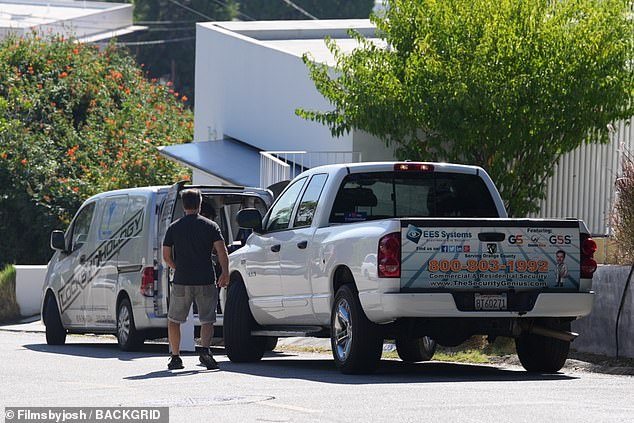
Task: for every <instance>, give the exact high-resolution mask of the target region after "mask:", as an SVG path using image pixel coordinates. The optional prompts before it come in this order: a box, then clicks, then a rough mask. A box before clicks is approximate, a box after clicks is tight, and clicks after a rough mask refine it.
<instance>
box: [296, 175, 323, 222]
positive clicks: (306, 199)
mask: <svg viewBox="0 0 634 423" xmlns="http://www.w3.org/2000/svg"><path fill="white" fill-rule="evenodd" d="M326 179H328V175H327V174H325V173H321V174H318V175H314V176H313V177H312V178H311V179H310V182H309V183H308V186H307V187H306V191H304V195H303V196H302V200H301V202H300V203H299V209H298V210H297V216H295V223H294V224H293V227H296V228H297V227H302V226H310V225H311V224H312V223H313V217H314V216H315V209H316V208H317V202H318V201H319V197H320V196H321V191H322V190H323V189H324V185H325V184H326Z"/></svg>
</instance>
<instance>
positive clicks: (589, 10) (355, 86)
mask: <svg viewBox="0 0 634 423" xmlns="http://www.w3.org/2000/svg"><path fill="white" fill-rule="evenodd" d="M371 19H372V21H373V22H374V24H375V25H376V27H377V33H378V36H379V40H378V42H377V40H372V39H365V38H364V37H362V36H360V35H358V34H353V35H354V36H355V37H356V39H357V40H358V42H359V43H360V47H359V48H358V49H356V50H355V51H353V52H352V53H349V54H348V53H344V52H342V51H341V50H340V49H339V48H338V46H337V44H336V43H335V42H334V41H332V40H327V45H328V46H329V48H330V50H331V51H332V53H333V55H334V57H335V60H336V66H335V68H334V70H333V69H330V68H329V67H328V66H326V65H325V64H319V63H314V62H312V61H311V59H310V57H309V56H305V57H304V61H305V62H306V64H307V66H308V68H309V70H310V73H311V77H312V78H313V80H314V82H315V84H316V87H317V89H318V90H319V91H320V92H321V93H322V94H323V95H324V96H325V97H326V98H327V99H328V100H329V101H330V102H331V103H332V105H333V107H334V109H333V110H330V111H314V110H312V111H311V110H298V111H297V112H298V114H300V115H301V116H303V117H305V118H307V119H311V120H313V121H318V122H321V123H324V124H326V125H328V126H329V128H330V130H331V132H332V133H333V135H337V136H338V135H341V134H343V133H345V132H347V131H350V130H351V129H352V128H357V129H362V130H365V131H367V132H369V133H371V134H374V135H376V136H378V137H380V138H382V139H383V140H384V141H385V142H386V143H388V144H389V143H394V144H395V145H396V146H397V154H398V156H399V157H400V158H401V159H412V160H444V161H452V162H462V163H469V164H477V165H480V166H483V167H484V168H485V169H486V170H487V171H488V172H489V174H490V175H491V176H492V178H493V179H494V180H495V182H496V184H497V185H498V188H499V189H500V192H501V194H502V197H503V198H504V200H505V203H506V205H507V208H508V210H509V213H510V214H511V215H514V216H524V215H526V214H527V213H530V212H535V211H537V210H538V203H539V200H540V199H542V198H544V196H545V193H544V189H545V183H544V182H545V180H546V178H547V177H549V176H550V175H552V172H553V168H554V166H555V165H556V164H557V162H558V160H559V159H560V157H561V156H562V155H563V154H565V153H567V152H570V151H571V150H573V149H575V148H576V147H578V146H579V145H580V144H582V143H583V142H588V141H589V140H598V141H599V142H607V141H608V133H607V130H606V127H607V125H609V124H610V123H611V122H614V121H616V120H620V119H624V118H628V117H630V116H632V115H633V114H634V101H632V99H633V97H634V66H633V65H632V63H633V60H634V40H633V39H634V20H633V18H632V2H631V1H630V0H561V1H550V0H444V1H436V0H390V1H388V4H387V9H386V11H385V12H384V14H381V15H378V16H373V17H372V18H371ZM385 45H387V48H386V47H384V46H385ZM590 134H592V135H591V136H590Z"/></svg>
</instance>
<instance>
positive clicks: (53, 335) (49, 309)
mask: <svg viewBox="0 0 634 423" xmlns="http://www.w3.org/2000/svg"><path fill="white" fill-rule="evenodd" d="M44 325H46V343H47V344H48V345H64V343H65V342H66V329H64V325H63V324H62V319H61V317H60V315H59V310H58V309H57V301H55V297H54V296H53V295H49V296H48V299H47V300H46V306H45V307H44Z"/></svg>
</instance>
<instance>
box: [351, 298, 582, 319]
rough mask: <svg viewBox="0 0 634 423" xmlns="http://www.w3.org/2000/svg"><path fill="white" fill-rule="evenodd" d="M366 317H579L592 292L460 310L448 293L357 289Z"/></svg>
mask: <svg viewBox="0 0 634 423" xmlns="http://www.w3.org/2000/svg"><path fill="white" fill-rule="evenodd" d="M359 300H360V301H361V304H362V306H363V310H364V311H365V314H366V315H367V316H368V318H369V319H370V320H371V321H373V322H374V323H389V322H391V321H394V320H396V319H398V318H401V317H461V318H465V317H466V318H469V317H480V318H482V317H484V318H486V317H491V318H498V317H520V316H522V317H581V316H586V315H588V314H590V311H592V305H593V303H594V292H574V293H541V294H539V296H538V297H537V300H536V302H535V306H534V307H533V309H532V310H530V311H527V312H517V311H460V310H458V308H457V307H456V303H455V301H454V299H453V296H452V295H451V294H450V293H398V292H394V293H377V292H362V293H359Z"/></svg>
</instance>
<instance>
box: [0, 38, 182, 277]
mask: <svg viewBox="0 0 634 423" xmlns="http://www.w3.org/2000/svg"><path fill="white" fill-rule="evenodd" d="M185 101H187V98H186V97H185V96H182V95H180V94H179V93H177V92H175V91H174V89H173V88H172V87H171V84H167V85H160V84H158V83H157V82H156V81H149V80H147V79H146V78H145V77H144V73H143V71H142V69H141V68H139V67H138V66H137V65H136V64H135V62H134V60H133V59H132V58H131V57H130V56H129V55H128V54H127V53H126V52H124V51H122V50H119V49H118V48H117V47H115V45H114V44H111V45H109V46H107V47H105V48H103V49H99V48H98V47H97V46H95V45H92V44H82V43H77V42H75V40H72V39H66V38H64V37H62V36H50V37H48V38H41V37H39V36H38V35H36V34H32V35H30V36H25V37H22V38H17V37H15V36H9V37H7V38H5V39H4V40H2V41H0V233H2V234H3V242H2V244H0V266H1V265H2V264H3V263H5V264H6V263H25V264H42V263H46V262H47V261H48V259H49V258H50V256H51V255H52V251H51V249H50V248H49V246H48V237H49V233H50V231H51V230H52V229H64V228H65V227H66V226H67V225H68V223H69V222H70V219H71V218H72V216H73V214H74V213H75V212H76V211H77V209H78V207H79V206H80V205H81V203H82V202H83V201H84V200H85V199H86V198H87V197H89V196H91V195H93V194H96V193H98V192H102V191H107V190H111V189H118V188H127V187H134V186H147V185H162V184H171V183H173V182H176V181H177V180H179V179H187V178H188V177H189V174H190V173H189V170H187V169H185V168H183V167H181V166H179V165H177V164H175V163H174V162H172V161H169V160H167V159H164V158H162V157H161V156H160V155H159V153H158V150H157V147H158V146H161V145H169V144H177V143H183V142H189V141H191V140H192V137H193V114H192V112H191V111H190V110H189V109H188V108H187V107H185V105H184V103H185Z"/></svg>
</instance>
